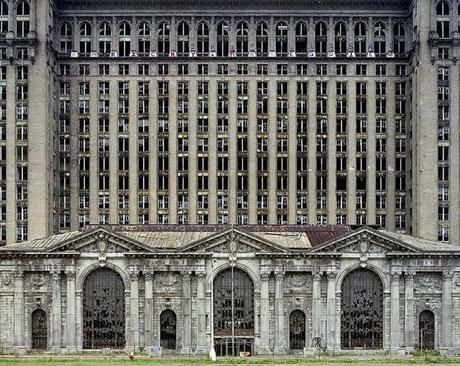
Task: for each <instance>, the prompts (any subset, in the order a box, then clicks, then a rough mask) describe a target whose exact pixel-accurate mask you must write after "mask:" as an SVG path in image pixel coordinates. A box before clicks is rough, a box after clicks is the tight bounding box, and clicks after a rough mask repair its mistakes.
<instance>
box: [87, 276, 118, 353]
mask: <svg viewBox="0 0 460 366" xmlns="http://www.w3.org/2000/svg"><path fill="white" fill-rule="evenodd" d="M124 346H125V285H124V283H123V279H122V278H121V276H120V275H119V274H118V273H116V272H115V271H113V270H111V269H109V268H101V269H97V270H95V271H93V272H91V273H90V274H89V275H88V276H87V277H86V279H85V282H84V284H83V348H84V349H103V348H112V349H117V348H123V347H124Z"/></svg>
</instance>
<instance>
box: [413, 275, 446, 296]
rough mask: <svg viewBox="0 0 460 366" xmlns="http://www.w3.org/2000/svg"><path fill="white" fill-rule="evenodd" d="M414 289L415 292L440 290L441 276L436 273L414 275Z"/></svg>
mask: <svg viewBox="0 0 460 366" xmlns="http://www.w3.org/2000/svg"><path fill="white" fill-rule="evenodd" d="M414 289H415V291H417V292H433V291H441V276H440V274H436V273H423V274H418V275H417V276H416V277H415V284H414Z"/></svg>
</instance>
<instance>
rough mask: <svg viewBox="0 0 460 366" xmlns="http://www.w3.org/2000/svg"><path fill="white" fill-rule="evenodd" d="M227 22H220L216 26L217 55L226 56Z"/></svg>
mask: <svg viewBox="0 0 460 366" xmlns="http://www.w3.org/2000/svg"><path fill="white" fill-rule="evenodd" d="M228 42H229V40H228V24H227V23H226V22H220V23H219V25H218V26H217V56H219V57H227V56H228Z"/></svg>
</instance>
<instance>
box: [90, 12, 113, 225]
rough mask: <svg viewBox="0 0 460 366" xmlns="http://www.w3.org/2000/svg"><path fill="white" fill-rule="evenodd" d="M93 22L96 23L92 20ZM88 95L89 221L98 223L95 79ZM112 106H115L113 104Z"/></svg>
mask: <svg viewBox="0 0 460 366" xmlns="http://www.w3.org/2000/svg"><path fill="white" fill-rule="evenodd" d="M93 24H96V22H95V21H93ZM94 33H96V32H94ZM89 95H90V96H91V99H90V101H89V115H90V122H89V135H90V139H89V151H90V153H89V167H90V168H89V184H90V190H89V222H90V223H91V224H99V204H98V203H99V202H98V198H99V195H98V191H99V174H98V170H99V167H98V146H97V145H98V130H99V128H98V125H99V113H98V101H99V98H98V83H97V80H96V79H91V80H90V82H89ZM112 108H115V106H113V107H112Z"/></svg>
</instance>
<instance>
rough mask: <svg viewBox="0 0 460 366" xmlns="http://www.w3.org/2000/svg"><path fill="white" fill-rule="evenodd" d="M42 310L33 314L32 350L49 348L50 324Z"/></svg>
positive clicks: (37, 310)
mask: <svg viewBox="0 0 460 366" xmlns="http://www.w3.org/2000/svg"><path fill="white" fill-rule="evenodd" d="M46 318H47V317H46V313H45V311H44V310H42V309H36V310H34V311H33V312H32V349H42V350H43V349H47V348H48V322H47V320H46Z"/></svg>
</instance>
